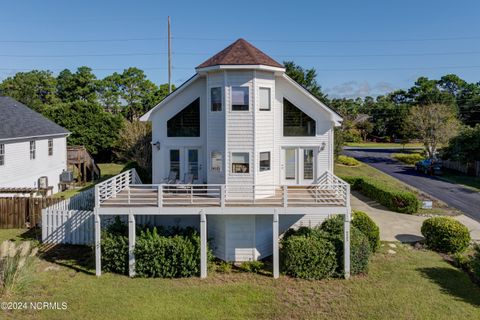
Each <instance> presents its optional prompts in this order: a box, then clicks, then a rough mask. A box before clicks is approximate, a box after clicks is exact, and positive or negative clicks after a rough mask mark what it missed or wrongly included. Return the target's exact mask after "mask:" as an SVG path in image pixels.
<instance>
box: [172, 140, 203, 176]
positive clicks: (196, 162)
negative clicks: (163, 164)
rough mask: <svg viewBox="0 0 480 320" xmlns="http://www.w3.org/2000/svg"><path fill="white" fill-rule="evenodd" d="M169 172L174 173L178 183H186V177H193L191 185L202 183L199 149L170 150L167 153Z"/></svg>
mask: <svg viewBox="0 0 480 320" xmlns="http://www.w3.org/2000/svg"><path fill="white" fill-rule="evenodd" d="M169 156H170V159H169V164H170V168H169V171H170V172H172V171H173V172H175V173H176V175H177V180H179V181H180V183H189V182H190V181H186V180H185V179H186V178H188V175H189V174H191V175H193V183H203V166H202V162H201V159H202V157H201V149H200V148H193V147H186V148H172V149H170V152H169Z"/></svg>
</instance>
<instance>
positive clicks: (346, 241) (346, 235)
mask: <svg viewBox="0 0 480 320" xmlns="http://www.w3.org/2000/svg"><path fill="white" fill-rule="evenodd" d="M350 212H351V208H350V207H347V212H346V213H345V216H344V223H343V252H344V257H343V268H344V270H343V271H344V274H345V279H348V278H350V220H351V214H350Z"/></svg>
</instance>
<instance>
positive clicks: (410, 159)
mask: <svg viewBox="0 0 480 320" xmlns="http://www.w3.org/2000/svg"><path fill="white" fill-rule="evenodd" d="M392 157H393V158H395V159H397V160H398V161H400V162H403V163H405V164H410V165H414V164H415V163H417V162H418V161H420V160H423V159H425V157H424V156H423V155H421V154H420V153H394V154H392Z"/></svg>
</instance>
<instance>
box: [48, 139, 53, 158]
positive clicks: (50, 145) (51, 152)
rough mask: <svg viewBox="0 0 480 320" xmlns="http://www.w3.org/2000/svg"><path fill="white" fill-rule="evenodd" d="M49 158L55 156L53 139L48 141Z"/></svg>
mask: <svg viewBox="0 0 480 320" xmlns="http://www.w3.org/2000/svg"><path fill="white" fill-rule="evenodd" d="M47 144H48V156H49V157H51V156H53V139H48V142H47Z"/></svg>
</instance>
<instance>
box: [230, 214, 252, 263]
mask: <svg viewBox="0 0 480 320" xmlns="http://www.w3.org/2000/svg"><path fill="white" fill-rule="evenodd" d="M225 219H226V225H225V248H226V260H227V261H251V260H254V259H255V258H254V257H255V255H256V247H255V216H254V215H242V216H237V215H231V216H226V217H225Z"/></svg>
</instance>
